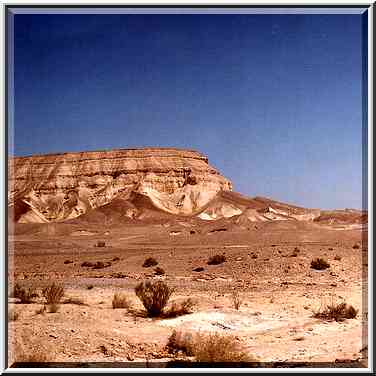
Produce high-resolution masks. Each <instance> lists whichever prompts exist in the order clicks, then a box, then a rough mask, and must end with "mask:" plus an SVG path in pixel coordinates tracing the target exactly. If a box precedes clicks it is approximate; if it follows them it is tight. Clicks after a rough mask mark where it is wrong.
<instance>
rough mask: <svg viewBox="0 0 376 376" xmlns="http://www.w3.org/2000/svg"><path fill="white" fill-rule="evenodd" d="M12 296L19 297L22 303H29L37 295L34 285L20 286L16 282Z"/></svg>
mask: <svg viewBox="0 0 376 376" xmlns="http://www.w3.org/2000/svg"><path fill="white" fill-rule="evenodd" d="M11 295H12V296H13V297H14V298H17V299H20V301H21V303H22V304H30V303H32V302H33V298H35V297H38V294H37V293H36V289H35V287H32V286H31V287H22V286H21V285H19V284H18V283H16V284H15V285H14V287H13V292H12V294H11Z"/></svg>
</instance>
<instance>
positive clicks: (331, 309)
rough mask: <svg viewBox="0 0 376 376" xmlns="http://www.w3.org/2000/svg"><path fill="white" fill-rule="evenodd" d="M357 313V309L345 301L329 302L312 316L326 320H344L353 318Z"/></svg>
mask: <svg viewBox="0 0 376 376" xmlns="http://www.w3.org/2000/svg"><path fill="white" fill-rule="evenodd" d="M357 314H358V310H357V309H355V308H354V307H353V306H352V305H347V304H346V303H339V304H334V303H332V304H330V305H327V306H326V308H325V309H324V310H322V311H318V312H314V317H315V318H318V319H322V320H327V321H333V320H335V321H344V320H346V319H354V318H355V317H356V316H357Z"/></svg>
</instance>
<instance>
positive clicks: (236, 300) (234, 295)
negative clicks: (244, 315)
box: [231, 290, 242, 311]
mask: <svg viewBox="0 0 376 376" xmlns="http://www.w3.org/2000/svg"><path fill="white" fill-rule="evenodd" d="M231 299H232V304H233V306H234V308H235V309H236V310H237V311H238V310H239V308H240V306H241V304H242V299H241V297H240V294H239V292H238V291H237V290H233V291H232V292H231Z"/></svg>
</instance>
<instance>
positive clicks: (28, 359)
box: [13, 343, 54, 368]
mask: <svg viewBox="0 0 376 376" xmlns="http://www.w3.org/2000/svg"><path fill="white" fill-rule="evenodd" d="M52 354H53V351H51V349H50V348H46V347H44V345H41V344H40V343H35V344H33V345H32V347H31V349H30V350H29V351H27V352H26V351H25V349H24V348H23V346H20V345H18V346H17V345H16V347H15V353H14V360H15V364H16V367H21V368H25V367H30V366H31V365H30V363H35V364H37V363H47V362H53V361H54V358H53V355H52ZM23 364H25V365H24V366H23ZM14 366H15V365H13V367H14Z"/></svg>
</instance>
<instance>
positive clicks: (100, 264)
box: [93, 261, 111, 269]
mask: <svg viewBox="0 0 376 376" xmlns="http://www.w3.org/2000/svg"><path fill="white" fill-rule="evenodd" d="M109 266H111V262H109V261H107V262H103V261H97V262H96V263H95V264H94V265H93V269H103V268H107V267H109Z"/></svg>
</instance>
